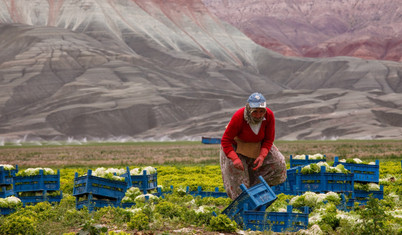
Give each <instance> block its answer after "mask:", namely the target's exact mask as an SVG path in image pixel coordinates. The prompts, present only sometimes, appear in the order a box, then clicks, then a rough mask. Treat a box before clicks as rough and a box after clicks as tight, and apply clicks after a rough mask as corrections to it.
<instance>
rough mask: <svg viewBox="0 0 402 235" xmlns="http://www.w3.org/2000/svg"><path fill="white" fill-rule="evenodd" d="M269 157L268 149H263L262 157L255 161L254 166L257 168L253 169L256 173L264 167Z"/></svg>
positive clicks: (261, 151)
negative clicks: (265, 160) (263, 164)
mask: <svg viewBox="0 0 402 235" xmlns="http://www.w3.org/2000/svg"><path fill="white" fill-rule="evenodd" d="M267 155H268V149H266V148H261V150H260V155H259V156H258V157H257V158H256V159H255V161H254V165H256V167H254V168H253V170H254V171H255V170H257V169H258V168H260V167H261V166H262V163H263V162H264V159H265V157H266V156H267Z"/></svg>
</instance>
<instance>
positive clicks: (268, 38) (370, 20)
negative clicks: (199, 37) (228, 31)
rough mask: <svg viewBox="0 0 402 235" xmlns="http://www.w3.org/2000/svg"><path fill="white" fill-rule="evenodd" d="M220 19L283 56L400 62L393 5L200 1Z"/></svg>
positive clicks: (397, 12)
mask: <svg viewBox="0 0 402 235" xmlns="http://www.w3.org/2000/svg"><path fill="white" fill-rule="evenodd" d="M203 2H204V3H205V4H206V6H207V7H208V9H209V10H210V11H211V12H213V13H214V14H215V15H217V16H218V17H219V18H220V19H222V20H224V21H226V22H228V23H230V24H232V25H234V26H235V27H237V28H238V29H239V30H240V31H242V32H243V33H245V34H246V35H247V36H249V37H250V38H251V39H253V40H254V41H255V42H256V43H258V44H260V45H262V46H264V47H266V48H269V49H271V50H274V51H276V52H279V53H281V54H283V55H288V56H298V57H312V58H317V57H333V56H353V57H359V58H363V59H370V60H391V61H399V62H402V5H401V2H400V1H399V0H382V1H377V0H367V1H359V0H354V1H344V0H333V1H318V0H308V1H306V0H292V1H277V0H253V1H240V0H230V1H227V0H203Z"/></svg>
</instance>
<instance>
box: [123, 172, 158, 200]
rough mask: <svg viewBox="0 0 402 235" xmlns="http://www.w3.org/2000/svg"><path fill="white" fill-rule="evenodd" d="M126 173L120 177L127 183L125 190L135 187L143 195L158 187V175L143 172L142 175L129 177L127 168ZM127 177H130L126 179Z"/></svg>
mask: <svg viewBox="0 0 402 235" xmlns="http://www.w3.org/2000/svg"><path fill="white" fill-rule="evenodd" d="M127 172H128V173H125V174H123V175H121V177H125V178H126V179H128V180H126V181H128V185H127V188H130V187H137V188H139V189H140V190H141V191H142V192H143V193H144V194H146V193H147V192H148V191H149V190H152V189H156V188H157V187H158V173H155V174H149V175H147V172H146V171H145V170H144V171H143V172H142V175H130V169H129V167H127ZM128 175H130V177H129V178H128Z"/></svg>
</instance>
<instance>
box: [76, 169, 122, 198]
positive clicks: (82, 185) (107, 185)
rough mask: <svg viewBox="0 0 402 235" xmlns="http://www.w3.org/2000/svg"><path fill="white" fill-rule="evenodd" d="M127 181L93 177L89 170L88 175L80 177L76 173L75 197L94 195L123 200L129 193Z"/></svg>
mask: <svg viewBox="0 0 402 235" xmlns="http://www.w3.org/2000/svg"><path fill="white" fill-rule="evenodd" d="M126 181H127V178H126ZM126 181H118V180H110V179H105V178H102V177H97V176H93V175H92V170H88V174H87V175H84V176H80V177H79V176H78V173H77V172H76V173H75V177H74V187H73V196H80V195H87V194H93V195H97V196H103V197H109V198H115V199H121V198H123V197H124V195H125V193H126V191H127V185H128V183H127V182H126Z"/></svg>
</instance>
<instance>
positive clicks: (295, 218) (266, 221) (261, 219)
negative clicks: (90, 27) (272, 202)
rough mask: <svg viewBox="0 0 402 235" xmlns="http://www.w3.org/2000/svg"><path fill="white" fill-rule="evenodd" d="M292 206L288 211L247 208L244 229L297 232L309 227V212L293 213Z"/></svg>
mask: <svg viewBox="0 0 402 235" xmlns="http://www.w3.org/2000/svg"><path fill="white" fill-rule="evenodd" d="M292 209H293V208H292V206H291V205H288V206H287V211H286V212H265V211H250V210H245V211H244V214H243V216H242V219H243V221H242V224H243V229H244V230H247V229H250V230H253V231H273V232H296V231H298V230H300V229H307V227H308V212H307V211H305V212H304V213H293V212H292Z"/></svg>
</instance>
